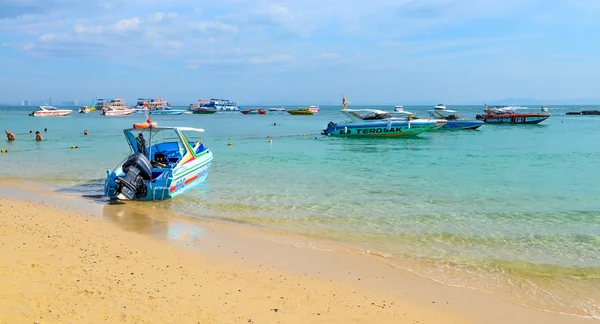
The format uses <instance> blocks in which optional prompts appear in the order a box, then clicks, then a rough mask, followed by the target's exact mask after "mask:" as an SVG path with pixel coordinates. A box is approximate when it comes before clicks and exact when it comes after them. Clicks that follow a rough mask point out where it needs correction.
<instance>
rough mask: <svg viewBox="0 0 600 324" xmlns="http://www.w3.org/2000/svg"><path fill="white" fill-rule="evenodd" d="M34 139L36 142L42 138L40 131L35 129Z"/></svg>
mask: <svg viewBox="0 0 600 324" xmlns="http://www.w3.org/2000/svg"><path fill="white" fill-rule="evenodd" d="M35 140H36V141H38V142H41V141H43V140H44V139H43V138H42V133H40V131H35Z"/></svg>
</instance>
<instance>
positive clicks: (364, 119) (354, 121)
mask: <svg viewBox="0 0 600 324" xmlns="http://www.w3.org/2000/svg"><path fill="white" fill-rule="evenodd" d="M340 112H341V113H342V114H343V115H344V116H346V117H347V118H348V120H346V121H342V122H338V123H334V122H330V123H329V124H327V128H326V129H324V130H323V133H322V134H323V135H331V136H355V137H356V136H365V137H366V136H369V137H404V136H415V135H418V134H420V133H422V132H425V131H428V130H431V129H432V128H433V127H436V126H437V125H438V123H437V122H436V121H435V120H433V119H413V117H412V115H407V114H405V113H397V112H389V111H383V110H377V109H342V110H341V111H340Z"/></svg>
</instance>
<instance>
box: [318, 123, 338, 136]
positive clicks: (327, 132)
mask: <svg viewBox="0 0 600 324" xmlns="http://www.w3.org/2000/svg"><path fill="white" fill-rule="evenodd" d="M334 126H335V123H334V122H329V124H327V128H325V129H324V130H323V132H322V133H321V135H329V133H331V132H330V129H331V128H332V127H334Z"/></svg>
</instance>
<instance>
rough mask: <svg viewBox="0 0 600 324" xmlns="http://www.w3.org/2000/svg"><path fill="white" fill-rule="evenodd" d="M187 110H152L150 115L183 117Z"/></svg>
mask: <svg viewBox="0 0 600 324" xmlns="http://www.w3.org/2000/svg"><path fill="white" fill-rule="evenodd" d="M184 112H185V110H180V109H169V110H151V111H150V115H183V113H184Z"/></svg>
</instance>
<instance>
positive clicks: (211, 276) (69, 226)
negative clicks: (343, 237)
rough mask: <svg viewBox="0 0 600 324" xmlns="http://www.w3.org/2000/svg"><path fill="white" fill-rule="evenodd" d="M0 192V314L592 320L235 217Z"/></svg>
mask: <svg viewBox="0 0 600 324" xmlns="http://www.w3.org/2000/svg"><path fill="white" fill-rule="evenodd" d="M0 195H1V196H3V197H6V198H2V199H1V200H0V253H2V258H0V274H1V279H0V299H1V300H2V302H1V303H0V323H22V322H26V323H31V322H40V323H58V322H90V323H95V322H104V321H108V322H136V323H375V322H378V323H541V322H544V323H580V322H581V323H583V322H590V323H594V322H596V321H592V320H586V319H581V318H576V317H570V316H564V315H558V314H552V313H545V312H541V311H536V310H531V309H527V308H524V307H521V306H517V305H514V304H511V303H509V302H506V301H503V300H500V299H497V298H495V297H493V296H490V295H487V294H485V293H481V292H477V291H472V290H468V289H463V288H456V287H448V286H444V285H441V284H437V283H435V282H432V281H430V280H427V279H423V278H420V277H418V276H416V275H413V274H411V273H409V272H406V271H401V270H398V269H394V268H391V267H389V266H388V265H386V264H385V263H384V262H382V261H381V260H379V259H378V258H377V257H374V256H369V255H349V254H345V253H340V252H328V251H315V250H308V249H302V248H297V247H294V246H291V245H283V244H275V243H272V242H270V241H269V240H265V239H261V238H260V237H259V236H258V235H256V234H257V233H255V232H254V233H253V230H248V231H245V230H244V228H243V227H235V226H232V228H231V229H229V230H226V229H225V228H219V227H222V226H224V225H218V226H215V225H214V224H212V225H211V226H209V227H205V228H198V227H197V224H194V223H185V222H180V221H177V222H175V221H173V220H172V219H170V218H168V217H165V218H163V219H156V218H149V217H147V216H145V215H144V214H143V212H142V211H140V210H139V208H138V209H136V208H128V207H127V204H125V205H117V206H100V205H98V204H89V203H87V204H86V203H81V201H80V200H78V199H75V198H71V197H67V198H64V197H63V198H59V197H55V196H54V195H47V196H44V195H41V194H40V195H36V198H35V199H32V198H31V196H30V197H29V198H27V196H26V195H24V194H23V193H22V192H19V191H18V190H12V189H7V188H3V189H2V190H0ZM40 197H41V199H40ZM25 198H26V199H25ZM99 210H102V212H103V213H102V214H94V213H95V212H98V211H99ZM107 220H110V221H107ZM266 234H268V233H266ZM165 238H169V240H166V239H165ZM292 241H293V240H292Z"/></svg>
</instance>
